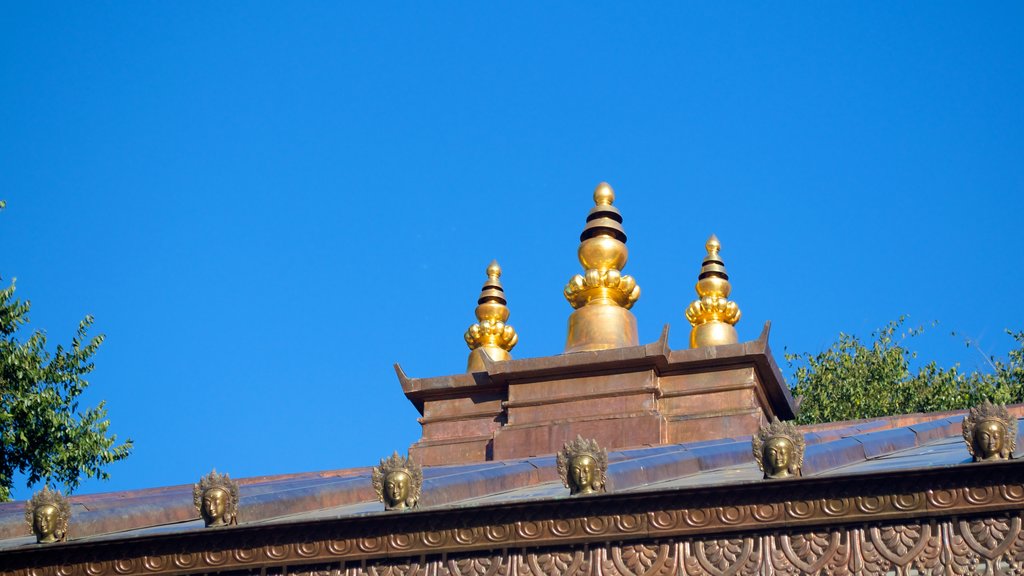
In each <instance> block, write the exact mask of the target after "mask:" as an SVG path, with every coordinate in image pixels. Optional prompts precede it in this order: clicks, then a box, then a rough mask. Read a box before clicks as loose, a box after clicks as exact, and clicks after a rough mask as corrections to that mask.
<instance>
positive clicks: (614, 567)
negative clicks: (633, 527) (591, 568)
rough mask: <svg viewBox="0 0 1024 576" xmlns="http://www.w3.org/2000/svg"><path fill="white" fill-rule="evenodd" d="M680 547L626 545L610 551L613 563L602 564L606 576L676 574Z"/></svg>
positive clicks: (659, 575) (667, 545)
mask: <svg viewBox="0 0 1024 576" xmlns="http://www.w3.org/2000/svg"><path fill="white" fill-rule="evenodd" d="M677 548H678V547H677V546H676V545H672V546H670V545H669V544H653V545H645V544H625V545H622V546H615V547H613V548H612V549H611V550H610V556H611V561H610V562H608V561H605V562H603V563H602V565H603V568H604V573H605V576H613V575H614V576H661V575H668V574H673V573H674V572H675V559H676V554H674V553H673V552H674V551H675V550H676V549H677Z"/></svg>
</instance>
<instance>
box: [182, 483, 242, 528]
mask: <svg viewBox="0 0 1024 576" xmlns="http://www.w3.org/2000/svg"><path fill="white" fill-rule="evenodd" d="M192 503H193V504H194V505H195V507H196V510H198V511H199V515H200V516H202V517H203V523H204V524H206V526H207V527H210V526H233V525H235V524H238V483H237V482H235V481H234V480H232V479H231V477H230V476H228V475H227V474H218V473H217V471H216V470H213V471H211V472H210V473H209V474H207V475H206V476H203V477H202V478H200V479H199V483H198V484H193V485H192Z"/></svg>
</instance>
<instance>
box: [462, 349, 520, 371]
mask: <svg viewBox="0 0 1024 576" xmlns="http://www.w3.org/2000/svg"><path fill="white" fill-rule="evenodd" d="M484 354H487V358H489V359H490V361H491V362H504V361H505V360H511V359H512V355H511V354H509V353H508V350H505V349H504V348H498V347H497V346H481V347H479V348H474V349H473V350H472V351H471V352H470V353H469V362H468V363H467V364H466V372H484V371H486V370H487V364H486V362H485V361H484V359H483V358H481V356H482V355H484Z"/></svg>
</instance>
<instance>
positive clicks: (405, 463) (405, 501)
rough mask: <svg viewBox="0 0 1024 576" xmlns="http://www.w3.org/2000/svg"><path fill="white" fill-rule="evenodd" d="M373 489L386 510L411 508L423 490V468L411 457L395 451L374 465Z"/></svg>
mask: <svg viewBox="0 0 1024 576" xmlns="http://www.w3.org/2000/svg"><path fill="white" fill-rule="evenodd" d="M373 489H374V491H375V492H377V499H378V500H380V501H381V502H383V503H384V509H385V510H410V509H412V508H415V507H416V503H417V502H419V499H420V493H421V491H422V490H423V469H422V468H421V467H420V466H419V464H416V463H415V462H413V459H412V458H411V457H409V456H405V457H402V456H399V455H398V452H395V453H394V454H392V455H391V456H390V457H388V458H382V459H381V461H380V465H378V466H374V467H373Z"/></svg>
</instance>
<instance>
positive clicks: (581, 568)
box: [518, 550, 590, 576]
mask: <svg viewBox="0 0 1024 576" xmlns="http://www.w3.org/2000/svg"><path fill="white" fill-rule="evenodd" d="M589 573H590V553H589V552H588V553H584V552H583V550H576V551H573V552H544V553H540V554H527V555H526V562H524V563H523V564H522V565H521V568H520V571H519V574H518V576H577V575H583V574H589Z"/></svg>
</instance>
